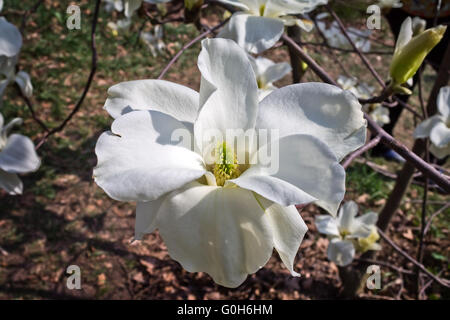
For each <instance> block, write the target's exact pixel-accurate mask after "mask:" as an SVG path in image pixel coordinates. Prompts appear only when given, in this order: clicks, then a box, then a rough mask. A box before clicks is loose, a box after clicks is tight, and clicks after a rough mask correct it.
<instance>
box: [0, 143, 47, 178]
mask: <svg viewBox="0 0 450 320" xmlns="http://www.w3.org/2000/svg"><path fill="white" fill-rule="evenodd" d="M40 165H41V160H39V157H38V155H37V154H36V151H35V149H34V144H33V142H32V141H31V139H30V138H28V137H25V136H23V135H20V134H12V135H10V136H9V137H8V140H7V143H6V146H5V147H4V148H3V149H2V150H1V152H0V169H2V170H4V171H7V172H9V173H27V172H33V171H36V170H37V169H38V168H39V166H40Z"/></svg>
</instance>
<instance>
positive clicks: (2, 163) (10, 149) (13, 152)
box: [0, 114, 41, 195]
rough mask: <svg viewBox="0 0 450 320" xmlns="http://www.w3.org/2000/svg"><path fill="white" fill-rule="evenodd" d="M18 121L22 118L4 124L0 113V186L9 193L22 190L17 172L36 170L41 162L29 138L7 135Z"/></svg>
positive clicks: (13, 193) (17, 192)
mask: <svg viewBox="0 0 450 320" xmlns="http://www.w3.org/2000/svg"><path fill="white" fill-rule="evenodd" d="M20 123H22V119H20V118H15V119H13V120H12V121H11V122H9V123H8V124H7V125H4V119H3V115H2V114H0V188H2V189H4V190H6V191H7V192H8V193H9V194H11V195H16V194H21V193H22V191H23V185H22V181H21V180H20V178H19V176H18V174H19V173H28V172H33V171H36V170H37V169H38V168H39V166H40V164H41V161H40V160H39V158H38V156H37V154H36V151H35V150H34V145H33V142H32V141H31V140H30V138H28V137H25V136H23V135H20V134H12V135H10V136H9V135H8V134H9V131H10V130H11V129H12V127H13V126H14V125H17V124H20Z"/></svg>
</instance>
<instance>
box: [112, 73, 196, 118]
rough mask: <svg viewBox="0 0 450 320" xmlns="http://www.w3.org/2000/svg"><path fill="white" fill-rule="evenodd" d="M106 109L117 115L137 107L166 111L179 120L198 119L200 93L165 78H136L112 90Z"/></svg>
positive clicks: (115, 116) (113, 87)
mask: <svg viewBox="0 0 450 320" xmlns="http://www.w3.org/2000/svg"><path fill="white" fill-rule="evenodd" d="M104 108H105V109H106V111H108V113H109V114H110V115H111V116H112V117H113V118H117V117H119V116H120V115H122V114H125V113H127V112H130V111H132V110H135V109H141V110H154V111H160V112H163V113H166V114H168V115H170V116H172V117H174V118H175V119H177V120H178V121H185V122H194V120H195V119H196V118H197V112H198V93H197V92H196V91H194V90H192V89H189V88H188V87H185V86H182V85H179V84H176V83H173V82H169V81H164V80H135V81H127V82H122V83H119V84H116V85H114V86H112V87H111V88H109V89H108V99H107V100H106V102H105V106H104Z"/></svg>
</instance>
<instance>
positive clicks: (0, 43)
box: [0, 17, 22, 58]
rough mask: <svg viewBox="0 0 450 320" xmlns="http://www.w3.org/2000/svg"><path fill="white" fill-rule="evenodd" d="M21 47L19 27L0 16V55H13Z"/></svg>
mask: <svg viewBox="0 0 450 320" xmlns="http://www.w3.org/2000/svg"><path fill="white" fill-rule="evenodd" d="M21 47H22V35H21V34H20V31H19V29H17V27H16V26H15V25H13V24H11V23H9V22H8V21H6V19H5V18H4V17H0V56H6V57H9V58H10V57H14V56H16V55H17V54H18V53H19V50H20V48H21Z"/></svg>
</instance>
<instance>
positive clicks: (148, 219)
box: [134, 197, 165, 240]
mask: <svg viewBox="0 0 450 320" xmlns="http://www.w3.org/2000/svg"><path fill="white" fill-rule="evenodd" d="M164 199H165V197H159V198H158V199H156V200H154V201H146V202H138V203H137V205H136V222H135V227H134V238H135V239H136V240H142V237H143V236H144V234H148V233H152V232H153V231H154V230H155V228H156V218H157V215H158V211H159V208H160V207H161V204H162V202H163V201H164Z"/></svg>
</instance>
